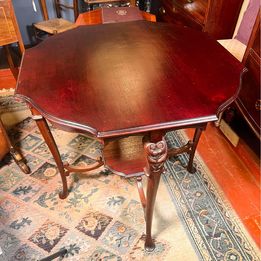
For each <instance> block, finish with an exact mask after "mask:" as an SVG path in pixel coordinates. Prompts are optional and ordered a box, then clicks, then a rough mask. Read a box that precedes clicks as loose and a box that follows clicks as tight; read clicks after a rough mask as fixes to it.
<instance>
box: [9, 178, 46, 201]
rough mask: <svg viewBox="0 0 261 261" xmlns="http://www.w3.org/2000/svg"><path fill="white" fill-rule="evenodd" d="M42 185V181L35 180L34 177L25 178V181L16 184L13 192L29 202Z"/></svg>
mask: <svg viewBox="0 0 261 261" xmlns="http://www.w3.org/2000/svg"><path fill="white" fill-rule="evenodd" d="M42 187H43V185H42V184H41V183H39V182H37V181H34V180H33V179H28V178H25V179H24V180H23V182H21V183H20V184H18V185H17V186H14V189H13V191H12V194H13V195H14V196H15V197H17V198H19V199H21V200H23V201H25V202H28V201H30V200H31V198H32V197H33V196H34V195H35V194H37V193H38V192H39V191H40V190H41V188H42Z"/></svg>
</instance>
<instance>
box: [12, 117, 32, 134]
mask: <svg viewBox="0 0 261 261" xmlns="http://www.w3.org/2000/svg"><path fill="white" fill-rule="evenodd" d="M15 128H16V129H22V130H23V131H28V132H30V131H32V130H33V129H34V128H36V123H35V122H34V120H33V119H32V118H31V117H27V118H26V119H24V120H23V121H21V122H19V123H18V124H16V125H15Z"/></svg>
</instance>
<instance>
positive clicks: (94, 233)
mask: <svg viewBox="0 0 261 261" xmlns="http://www.w3.org/2000/svg"><path fill="white" fill-rule="evenodd" d="M52 131H53V133H54V137H55V139H56V141H57V144H58V146H59V149H60V151H61V154H62V159H63V160H66V161H68V162H69V163H73V164H75V165H83V166H84V165H85V164H87V163H90V162H92V161H93V160H92V159H93V158H96V157H97V153H98V152H99V144H98V143H97V142H96V141H95V140H93V139H91V138H89V137H87V136H84V135H82V134H72V133H65V132H62V131H59V130H57V129H54V128H52ZM10 137H11V138H12V140H13V141H14V143H15V144H16V146H17V147H19V148H20V150H21V151H22V153H23V155H24V156H25V158H26V160H27V162H28V165H29V167H30V168H31V171H32V173H31V174H30V175H25V174H23V173H21V171H20V170H19V169H18V167H17V166H16V164H15V163H14V162H13V161H12V159H11V158H10V156H7V157H6V158H5V160H4V161H3V162H1V168H0V248H1V251H2V252H3V254H1V255H0V260H39V259H41V258H43V257H46V256H48V255H50V254H52V253H54V252H56V251H58V250H60V249H62V248H66V249H67V250H68V253H67V254H66V255H65V257H64V258H60V259H65V260H97V261H98V260H150V261H151V260H161V261H163V260H171V261H172V260H175V261H183V260H192V261H193V260H231V261H237V260H238V261H239V260H259V253H258V250H257V248H256V246H255V245H254V244H253V242H252V240H251V239H250V238H249V236H248V235H247V233H246V232H245V230H244V228H243V226H242V225H241V223H240V222H239V221H238V219H237V217H236V216H235V214H234V212H233V210H232V209H231V208H230V206H229V204H228V203H226V200H225V199H224V197H223V196H222V195H221V194H220V193H219V191H218V189H217V187H216V185H215V183H214V182H213V181H212V180H211V175H210V173H209V171H208V169H207V167H206V166H205V165H204V163H203V162H202V160H201V159H200V158H199V157H196V159H195V165H196V167H197V172H196V173H194V174H190V173H188V172H187V171H186V170H185V169H184V167H183V166H184V165H186V162H187V156H186V155H181V156H179V157H177V158H172V159H171V160H169V161H168V162H167V163H166V168H167V173H166V174H165V175H164V176H163V181H164V182H161V185H160V188H159V193H158V198H157V204H156V208H155V219H154V223H153V230H152V232H153V235H154V238H155V239H156V249H155V251H154V252H152V253H147V252H144V250H143V245H144V235H143V233H144V218H143V211H142V209H141V206H140V203H139V198H138V192H137V189H136V185H135V183H134V180H133V179H124V178H121V177H119V176H116V175H113V174H110V173H108V172H106V171H105V170H104V169H103V168H101V169H99V170H96V171H93V172H92V173H91V174H90V175H84V174H82V175H72V176H71V177H70V179H69V181H70V182H69V184H70V190H71V192H70V195H69V197H68V198H67V199H65V200H60V199H59V198H58V193H59V188H60V186H61V182H60V177H59V175H58V173H57V169H56V167H55V164H54V161H53V159H52V156H51V154H50V152H49V150H48V148H47V146H46V144H45V143H44V141H43V139H42V137H41V135H40V133H39V131H38V130H37V128H36V125H35V123H34V122H33V121H32V120H31V119H30V118H28V119H25V120H24V121H22V122H20V123H19V124H18V125H17V126H16V127H15V128H13V129H12V130H11V131H10ZM167 142H168V145H169V146H170V147H171V146H175V147H176V146H178V145H180V144H181V143H183V142H184V138H183V134H182V132H181V131H180V132H175V133H169V134H168V135H167Z"/></svg>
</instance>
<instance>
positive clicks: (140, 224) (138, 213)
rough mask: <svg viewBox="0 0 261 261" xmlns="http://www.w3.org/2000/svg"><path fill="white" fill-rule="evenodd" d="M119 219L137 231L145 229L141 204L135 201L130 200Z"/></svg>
mask: <svg viewBox="0 0 261 261" xmlns="http://www.w3.org/2000/svg"><path fill="white" fill-rule="evenodd" d="M120 219H121V220H122V221H123V222H124V223H126V224H129V225H130V226H132V227H134V228H135V229H137V230H139V231H140V230H141V231H143V230H144V228H145V218H144V212H143V209H142V206H141V203H140V202H138V201H136V200H131V201H130V202H129V204H128V205H127V207H125V208H124V209H123V210H122V213H121V215H120Z"/></svg>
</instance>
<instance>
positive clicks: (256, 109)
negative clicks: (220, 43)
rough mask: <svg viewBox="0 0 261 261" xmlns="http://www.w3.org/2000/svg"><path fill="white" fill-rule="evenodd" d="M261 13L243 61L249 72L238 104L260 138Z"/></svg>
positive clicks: (244, 80) (245, 77) (237, 101)
mask: <svg viewBox="0 0 261 261" xmlns="http://www.w3.org/2000/svg"><path fill="white" fill-rule="evenodd" d="M260 62H261V59H260V14H259V15H258V16H257V19H256V22H255V25H254V28H253V30H252V34H251V37H250V40H249V43H248V46H247V50H246V53H245V56H244V58H243V63H245V67H246V68H247V69H248V72H247V73H246V75H245V76H244V77H243V81H242V89H241V91H240V93H239V97H238V99H237V100H236V105H237V107H238V109H239V111H240V112H241V114H242V115H243V117H244V119H245V120H246V121H247V123H248V124H249V126H250V127H251V129H252V130H253V131H254V133H255V134H256V136H257V137H259V139H260V109H261V103H260V102H261V100H260Z"/></svg>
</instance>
